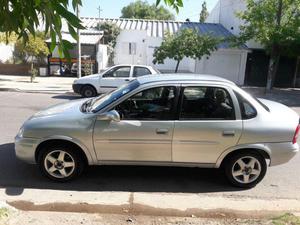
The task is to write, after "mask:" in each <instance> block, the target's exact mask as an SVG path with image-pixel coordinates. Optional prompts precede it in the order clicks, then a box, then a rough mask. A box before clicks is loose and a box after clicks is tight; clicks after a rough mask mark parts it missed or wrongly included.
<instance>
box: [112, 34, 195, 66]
mask: <svg viewBox="0 0 300 225" xmlns="http://www.w3.org/2000/svg"><path fill="white" fill-rule="evenodd" d="M129 42H131V43H136V54H135V55H129V54H128V48H129V47H128V43H129ZM161 42H162V38H160V37H151V36H147V32H146V31H130V30H123V31H121V33H120V35H119V36H118V38H117V44H116V47H115V59H114V63H115V64H127V63H129V64H145V65H150V66H153V67H155V68H157V69H159V70H160V71H162V72H174V70H175V67H176V61H174V60H171V59H166V60H165V62H164V64H155V65H154V64H153V59H154V58H153V53H154V50H155V48H157V47H159V46H160V45H161ZM194 70H195V60H191V59H188V58H185V59H183V60H182V61H181V62H180V65H179V71H181V72H194Z"/></svg>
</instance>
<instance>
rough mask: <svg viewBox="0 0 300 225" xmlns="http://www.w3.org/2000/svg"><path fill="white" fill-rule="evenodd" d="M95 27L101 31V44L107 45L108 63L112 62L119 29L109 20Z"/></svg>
mask: <svg viewBox="0 0 300 225" xmlns="http://www.w3.org/2000/svg"><path fill="white" fill-rule="evenodd" d="M97 29H99V30H101V31H103V44H106V45H107V46H108V55H109V57H108V63H109V64H113V59H114V49H115V47H116V43H117V37H118V36H119V34H120V32H121V29H120V28H119V27H118V26H117V25H116V24H113V23H109V22H105V23H99V24H98V26H97Z"/></svg>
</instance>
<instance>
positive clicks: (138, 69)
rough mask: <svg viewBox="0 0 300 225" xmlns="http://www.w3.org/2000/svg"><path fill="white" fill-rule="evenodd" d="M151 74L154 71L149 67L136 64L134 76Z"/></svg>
mask: <svg viewBox="0 0 300 225" xmlns="http://www.w3.org/2000/svg"><path fill="white" fill-rule="evenodd" d="M149 74H152V73H151V71H150V70H149V69H148V68H147V67H144V66H134V68H133V73H132V76H133V77H141V76H145V75H149Z"/></svg>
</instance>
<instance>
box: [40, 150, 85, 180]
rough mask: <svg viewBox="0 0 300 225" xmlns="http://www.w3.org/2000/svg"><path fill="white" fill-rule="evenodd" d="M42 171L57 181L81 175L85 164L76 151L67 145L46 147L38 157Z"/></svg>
mask: <svg viewBox="0 0 300 225" xmlns="http://www.w3.org/2000/svg"><path fill="white" fill-rule="evenodd" d="M38 164H39V167H40V170H41V172H42V173H43V174H44V175H46V176H47V177H48V178H50V179H52V180H55V181H61V182H64V181H68V180H72V179H74V178H76V177H77V176H79V175H80V174H81V173H82V171H83V169H84V166H85V163H84V160H83V159H81V158H80V156H79V154H77V152H76V151H72V150H71V149H69V148H68V147H67V146H55V147H54V146H53V147H48V148H47V147H46V148H45V149H43V150H42V151H41V153H40V154H39V157H38Z"/></svg>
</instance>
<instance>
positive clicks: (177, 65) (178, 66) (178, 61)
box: [175, 60, 180, 73]
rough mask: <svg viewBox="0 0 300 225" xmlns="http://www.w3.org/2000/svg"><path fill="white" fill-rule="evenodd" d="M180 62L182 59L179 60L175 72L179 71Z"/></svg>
mask: <svg viewBox="0 0 300 225" xmlns="http://www.w3.org/2000/svg"><path fill="white" fill-rule="evenodd" d="M179 63H180V60H178V61H177V64H176V68H175V73H177V72H178V67H179Z"/></svg>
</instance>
